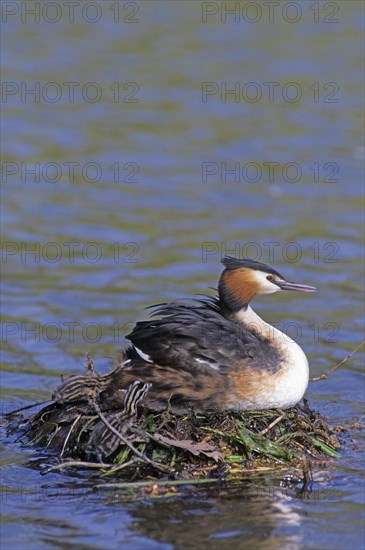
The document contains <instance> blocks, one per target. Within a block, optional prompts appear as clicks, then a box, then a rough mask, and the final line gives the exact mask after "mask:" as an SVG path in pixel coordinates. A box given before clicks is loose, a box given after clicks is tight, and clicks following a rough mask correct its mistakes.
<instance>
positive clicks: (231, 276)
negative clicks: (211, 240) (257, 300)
mask: <svg viewBox="0 0 365 550" xmlns="http://www.w3.org/2000/svg"><path fill="white" fill-rule="evenodd" d="M222 264H223V265H224V267H225V270H224V271H223V273H222V275H221V278H220V280H219V286H218V290H219V298H220V300H221V302H222V303H223V304H225V305H226V307H227V308H228V309H229V310H230V311H232V312H235V311H238V310H240V309H242V308H246V307H247V305H248V304H249V302H250V301H251V300H252V298H253V297H254V296H256V295H257V294H273V293H274V292H279V291H282V290H296V291H297V292H315V290H316V288H315V287H314V286H308V285H302V284H298V283H292V282H290V281H287V280H286V279H284V277H283V276H282V275H280V273H279V272H278V271H276V270H275V269H273V268H272V267H270V266H268V265H266V264H262V263H260V262H256V261H255V260H250V259H248V258H243V259H242V260H238V259H236V258H232V257H231V256H226V257H225V258H223V260H222Z"/></svg>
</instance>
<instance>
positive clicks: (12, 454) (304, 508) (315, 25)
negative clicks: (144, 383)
mask: <svg viewBox="0 0 365 550" xmlns="http://www.w3.org/2000/svg"><path fill="white" fill-rule="evenodd" d="M8 4H9V5H10V4H11V5H12V6H13V7H15V8H14V9H15V11H16V8H17V7H19V10H18V13H15V14H14V15H11V14H10V13H7V15H6V18H5V21H6V22H5V23H4V25H3V29H2V30H3V58H4V75H3V77H4V79H5V81H6V82H7V83H8V84H7V86H8V88H7V89H6V101H5V99H4V103H3V107H4V116H3V128H4V130H5V135H6V138H7V139H6V142H5V145H3V161H4V162H5V163H7V164H5V165H4V166H3V168H4V172H3V178H2V198H3V201H2V222H3V243H2V252H3V257H2V264H3V268H4V269H3V271H4V276H3V279H2V292H3V304H4V306H5V307H4V308H3V313H4V315H3V325H2V329H3V332H2V370H3V374H2V386H3V393H2V408H3V410H5V411H9V410H11V409H13V408H16V407H17V406H21V405H22V404H25V403H30V402H32V401H41V400H42V399H47V398H48V397H49V395H50V393H51V392H52V390H53V388H54V386H55V384H56V383H58V380H59V375H60V373H61V372H66V373H67V372H78V371H79V370H80V368H82V362H83V360H82V356H83V354H84V352H85V351H89V352H90V353H91V354H92V355H93V356H94V357H95V359H96V360H97V363H98V365H100V367H99V368H100V369H102V370H105V369H106V368H107V365H108V360H107V359H106V356H108V355H111V354H112V353H113V352H114V351H115V348H118V347H121V346H123V344H124V335H125V334H126V333H127V332H128V331H129V330H130V328H131V326H132V325H133V323H134V322H135V321H136V320H138V319H142V318H144V317H145V316H146V313H145V312H144V311H143V308H144V307H145V306H147V305H150V304H151V303H155V302H161V301H165V300H169V299H172V298H178V297H183V296H188V295H192V294H194V293H197V292H207V289H209V287H212V286H215V285H216V283H217V279H218V276H219V274H220V266H219V260H220V258H221V256H222V255H223V254H224V253H227V252H228V253H235V252H238V253H239V254H247V255H249V256H251V257H252V258H256V259H261V260H262V261H264V262H265V261H266V262H268V263H272V264H273V265H275V267H277V268H278V269H279V271H282V272H283V274H284V275H286V276H287V277H288V278H289V279H293V280H295V279H298V280H300V281H303V283H307V284H312V285H314V286H316V287H318V289H319V291H318V293H316V294H315V295H310V296H309V295H308V296H306V297H305V299H303V297H301V298H298V297H289V296H288V297H281V296H280V297H266V299H265V298H263V299H262V300H260V301H258V303H257V309H258V311H259V312H260V313H261V314H262V315H263V316H264V318H265V319H266V320H267V321H269V322H271V323H276V324H277V325H278V326H279V328H283V327H285V326H286V327H287V330H288V332H289V335H290V336H291V337H294V338H295V339H297V340H298V341H299V342H300V345H301V346H302V347H303V348H304V349H305V351H306V353H307V354H308V357H309V359H310V365H311V372H312V375H314V376H315V375H318V374H319V373H321V372H323V371H324V370H327V369H328V368H329V367H331V366H333V365H334V364H336V362H338V361H340V360H341V359H342V358H343V357H344V356H346V354H347V353H348V352H349V351H351V350H352V349H353V348H354V347H355V346H356V345H357V344H358V342H359V341H360V340H361V339H362V337H363V336H362V326H363V311H362V309H361V307H360V304H361V298H360V292H361V290H362V286H361V283H360V281H361V280H362V279H360V277H361V275H362V261H361V260H362V257H363V249H362V241H361V237H360V235H361V229H362V224H363V211H362V208H361V204H360V200H359V198H360V197H361V194H362V187H360V185H361V184H362V169H363V143H362V139H363V134H362V124H361V118H362V117H361V110H362V108H363V107H362V102H361V103H360V97H361V95H362V94H361V90H362V82H361V81H360V78H359V76H358V75H361V74H363V73H362V68H363V62H362V61H363V60H362V58H361V57H360V53H359V52H360V51H361V50H360V48H359V42H360V40H362V37H363V28H362V24H361V23H360V21H362V10H363V6H362V4H361V3H359V2H351V1H346V2H343V1H338V2H334V3H328V4H331V5H333V6H335V7H336V6H337V7H338V8H339V10H338V13H337V14H332V15H331V13H329V12H328V10H329V9H330V6H327V8H325V5H324V3H314V4H313V6H312V8H313V9H312V8H311V9H309V7H308V6H309V4H310V3H307V2H295V3H292V4H293V5H294V4H295V5H296V6H298V9H299V8H300V9H301V10H302V15H301V18H300V19H299V20H298V21H297V22H296V23H290V22H288V21H286V20H285V17H283V16H282V13H283V12H282V10H283V9H288V10H289V12H288V14H287V15H288V16H289V18H290V17H293V12H291V11H290V10H294V9H295V7H293V6H292V7H291V8H290V7H289V8H288V7H287V8H285V6H284V4H285V3H281V4H280V6H279V7H278V12H277V13H278V15H277V16H275V18H274V19H275V20H274V21H272V22H270V21H269V20H268V19H267V17H266V16H265V13H264V12H263V15H262V17H261V18H259V20H258V21H257V22H256V23H253V22H251V23H250V22H249V21H248V20H247V17H246V19H245V18H244V17H243V12H242V10H244V9H247V4H246V3H235V5H236V4H239V5H240V6H241V5H242V10H241V12H240V15H239V17H238V16H237V17H238V20H237V22H235V19H234V16H228V15H227V22H226V23H222V19H221V15H222V14H221V8H222V6H223V4H222V6H221V3H219V2H217V3H214V2H213V3H211V7H212V9H213V8H214V9H216V8H217V9H218V12H217V14H213V15H212V16H208V17H207V21H206V22H205V23H204V22H203V21H202V11H201V10H202V3H198V2H184V3H178V2H174V1H173V2H168V3H167V2H154V3H152V2H143V1H142V2H132V3H129V5H126V4H125V3H124V4H123V3H121V2H117V3H115V2H114V3H108V2H107V1H106V2H103V3H102V4H101V3H100V2H99V4H100V6H102V15H101V18H100V20H99V21H98V22H96V23H93V24H91V23H90V22H89V21H87V18H86V19H85V17H84V18H83V17H81V16H80V15H77V13H80V12H75V19H74V21H73V22H72V23H69V22H68V20H66V19H64V18H63V19H62V18H61V20H60V21H59V22H56V23H50V22H49V20H47V18H45V16H44V15H42V14H41V15H40V17H39V21H38V20H36V19H34V16H33V19H31V17H32V16H26V20H25V21H22V20H21V17H22V14H21V10H23V9H24V7H23V3H20V2H12V3H8ZM24 4H25V3H24ZM26 4H27V5H30V3H26ZM94 4H98V3H97V2H96V3H94ZM251 4H252V3H251ZM317 4H318V6H317ZM117 5H118V6H117ZM135 5H136V6H137V7H138V14H137V15H136V16H135V17H136V18H137V19H138V21H137V22H134V23H133V22H132V23H125V22H123V21H122V19H123V18H125V17H126V16H128V14H129V10H131V9H132V8H133V9H134V6H135ZM113 6H114V7H113ZM245 6H246V7H245ZM333 6H332V7H333ZM117 7H118V9H120V21H119V23H118V24H116V23H114V22H113V14H114V12H115V10H116V9H117ZM6 9H7V10H9V9H10V8H9V6H8V7H7V8H6ZM53 9H55V8H53ZM62 9H63V8H62ZM252 9H255V7H254V6H253V7H252ZM262 9H263V8H262ZM49 10H51V7H49ZM113 10H114V11H113ZM315 10H318V13H317V12H316V11H315ZM326 10H327V11H326ZM250 13H251V12H250ZM285 13H286V12H285ZM122 15H123V17H122ZM48 17H54V15H52V13H51V11H50V12H49V14H48ZM250 17H252V13H251V15H250ZM325 17H330V18H335V19H338V22H336V23H333V22H332V23H328V22H327V23H326V22H324V18H325ZM313 18H317V19H313ZM354 75H357V76H356V78H354ZM70 82H73V83H76V84H75V85H74V92H75V93H74V97H73V99H72V100H71V99H70V97H69V95H68V90H69V89H70V85H66V84H65V83H70ZM9 83H10V84H9ZM50 83H53V87H52V86H50V85H49V84H50ZM77 83H78V84H77ZM88 83H94V84H93V85H91V86H89V87H88ZM236 83H237V85H236ZM250 83H251V85H250V86H248V84H250ZM265 83H266V84H265ZM270 83H275V85H274V84H270ZM276 83H277V84H276ZM290 83H292V84H290ZM85 85H86V88H85ZM9 86H10V87H9ZM22 87H23V88H22ZM37 87H39V97H37V93H38V92H37V89H38V88H37ZM22 89H23V95H22ZM32 89H33V90H35V93H33V94H32V93H31V92H30V93H29V94H25V93H24V90H32ZM57 90H58V91H60V93H61V96H60V97H59V98H58V99H57V101H55V100H52V97H53V96H52V93H55V92H57ZM229 90H234V91H233V92H232V93H230V92H229ZM95 91H101V95H100V98H99V99H98V100H97V101H94V100H90V98H91V97H92V96H90V95H89V96H87V93H89V94H92V93H95ZM83 92H84V93H83ZM226 92H227V93H226ZM294 92H295V93H297V92H300V97H299V96H298V98H296V99H295V100H293V97H294V96H293V95H292V94H293V93H294ZM203 93H205V95H203ZM254 93H255V94H258V95H257V97H255V98H254V96H253V95H252V94H254ZM270 93H271V96H270V95H269V94H270ZM85 94H86V95H85ZM222 94H223V95H222ZM260 94H261V95H260ZM253 99H254V100H253ZM332 100H334V101H332ZM3 142H4V140H3ZM37 163H38V164H37ZM208 292H209V290H208ZM292 322H294V323H295V324H290V323H292ZM290 331H292V332H290ZM293 331H294V332H293ZM361 365H362V363H361V356H360V354H357V355H355V356H353V357H352V359H351V360H350V361H348V362H347V363H346V364H345V365H344V366H343V367H342V368H341V369H339V370H338V371H336V372H335V373H334V374H333V376H332V377H331V378H330V379H329V380H327V381H325V382H318V383H313V384H311V385H310V387H309V391H308V397H309V398H310V400H311V403H312V405H313V406H314V407H316V408H317V407H318V408H319V409H320V410H323V411H325V412H326V413H327V414H328V415H329V417H330V420H331V422H333V424H337V423H340V422H341V423H344V424H348V423H349V422H351V421H356V422H361V415H362V414H363V408H362V399H363V392H362V388H363V386H362V384H363V380H362V370H361ZM352 438H353V440H352V442H351V446H350V445H349V446H348V447H347V446H346V447H345V448H344V450H343V453H342V457H341V458H340V459H339V460H338V461H336V463H335V464H334V465H333V466H331V468H330V469H329V471H330V474H331V476H332V481H330V482H327V481H325V482H323V483H319V487H320V489H319V491H317V492H315V493H314V494H315V495H317V497H318V498H317V500H316V499H315V498H308V499H307V500H299V499H297V498H295V497H291V496H290V495H289V497H288V495H285V494H283V491H282V488H280V487H279V486H278V484H277V483H276V482H274V481H273V480H271V479H270V478H269V477H267V480H266V483H267V487H269V490H268V491H267V493H265V491H264V492H263V493H262V494H259V496H255V495H258V492H259V491H260V490H261V489H262V488H263V487H264V489H265V488H267V487H265V484H262V483H260V484H258V485H257V484H256V483H251V484H248V483H247V484H243V485H241V486H240V487H228V486H224V485H223V486H222V485H220V486H219V489H216V488H212V489H211V490H204V491H199V492H194V491H193V490H191V491H190V490H184V491H183V492H182V493H181V494H180V493H179V495H178V496H176V497H172V498H165V499H162V500H160V501H158V500H150V499H142V500H140V501H139V502H137V503H132V502H129V501H128V502H126V501H117V502H115V501H113V497H112V496H111V495H110V493H109V492H108V491H101V490H96V489H95V483H94V481H93V480H92V479H91V480H90V478H89V475H88V476H87V479H86V480H85V478H84V476H81V477H80V478H76V479H73V478H67V476H66V475H64V474H58V475H55V474H52V475H49V476H47V478H43V477H41V476H40V474H39V471H38V470H37V468H34V467H31V466H34V462H33V461H34V460H37V461H39V460H40V461H41V460H42V457H39V455H38V454H37V453H35V451H34V450H33V449H28V448H24V447H21V446H19V445H18V444H17V443H15V442H14V440H13V439H10V441H9V440H5V442H4V446H3V448H2V451H3V452H2V463H3V467H4V468H3V484H4V492H3V504H4V512H5V513H4V528H3V532H4V534H5V535H6V539H7V541H9V544H8V546H9V547H13V548H23V547H25V546H26V547H27V548H29V549H32V548H34V549H37V550H39V549H42V548H45V549H47V550H48V549H49V548H56V547H57V548H62V547H66V546H67V547H69V546H70V545H71V546H72V547H75V548H78V547H80V548H100V547H103V548H115V547H117V546H118V545H121V544H122V545H123V547H126V548H127V547H129V548H133V549H134V548H147V549H154V548H166V549H170V548H183V547H187V546H190V547H192V548H204V547H207V546H209V547H211V548H215V547H217V548H218V547H219V548H228V547H232V545H234V547H237V548H241V547H242V548H285V549H290V550H291V549H296V548H318V547H322V548H334V549H340V548H341V549H342V548H360V547H361V545H362V543H363V538H362V534H361V533H362V531H361V526H360V521H361V512H360V506H361V503H362V502H363V491H362V489H363V482H362V477H361V473H360V468H361V465H360V461H359V458H358V449H359V448H361V444H362V441H363V440H362V439H361V436H360V435H359V434H358V433H357V432H356V433H355V434H353V436H352ZM28 460H30V461H31V462H30V463H28V462H27V461H28ZM270 487H271V488H272V489H270ZM255 491H256V493H255ZM270 491H271V492H270ZM4 544H6V543H4Z"/></svg>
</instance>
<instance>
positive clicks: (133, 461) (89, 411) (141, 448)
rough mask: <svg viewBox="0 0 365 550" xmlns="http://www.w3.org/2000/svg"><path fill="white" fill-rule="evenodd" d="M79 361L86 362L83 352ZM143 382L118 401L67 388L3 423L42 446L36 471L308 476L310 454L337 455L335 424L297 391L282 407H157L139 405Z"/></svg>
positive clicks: (143, 476)
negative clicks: (298, 399)
mask: <svg viewBox="0 0 365 550" xmlns="http://www.w3.org/2000/svg"><path fill="white" fill-rule="evenodd" d="M87 366H88V369H89V371H90V369H92V368H93V365H92V361H91V359H90V358H88V360H87ZM103 376H106V375H103ZM78 379H80V376H78V377H74V380H75V381H77V380H78ZM67 381H71V383H72V381H73V377H70V378H68V379H67ZM71 385H72V384H71ZM148 389H149V384H142V383H141V382H138V381H136V382H134V383H133V384H131V386H129V388H128V389H127V391H126V392H124V393H123V394H121V396H120V402H119V403H118V402H116V401H115V400H114V401H113V402H112V403H110V402H106V403H103V402H100V401H101V400H100V398H99V399H98V398H96V399H80V400H78V399H77V396H75V395H74V396H73V400H72V401H71V402H57V400H56V401H52V402H50V403H49V404H48V405H46V406H44V407H43V408H42V409H41V410H39V411H38V412H36V413H35V414H33V415H31V416H30V417H28V418H26V419H25V418H24V417H23V416H20V415H19V413H17V414H14V415H10V420H11V422H10V430H11V431H13V432H14V431H16V432H17V433H18V434H19V433H20V440H21V441H22V442H23V443H25V444H27V445H31V446H37V447H42V448H47V449H48V450H49V451H50V452H49V458H50V462H51V463H53V464H52V465H51V466H49V467H48V468H47V469H46V470H44V472H43V473H47V472H49V471H54V470H57V469H62V468H71V467H72V468H75V467H76V468H79V469H84V468H94V469H97V470H99V472H100V473H101V474H102V475H110V474H115V475H117V476H118V477H119V479H120V481H122V482H123V481H128V482H131V481H134V482H137V481H138V482H140V481H142V480H150V481H153V480H165V481H167V480H196V479H199V480H203V479H207V478H209V479H212V480H213V479H222V478H227V477H228V478H229V479H230V478H235V477H239V476H242V475H245V474H249V473H250V474H253V473H254V472H260V471H265V470H275V469H281V470H283V469H284V470H287V471H289V470H290V469H291V471H292V470H293V469H294V470H296V469H300V470H301V471H302V472H303V473H304V478H305V477H307V479H308V475H309V474H308V472H309V471H310V469H311V466H310V463H311V462H312V461H313V460H314V461H316V462H318V461H320V462H326V460H329V459H330V458H334V457H337V456H338V451H337V449H338V448H339V440H338V433H339V432H340V431H342V428H341V427H336V428H331V427H330V426H329V424H328V419H327V418H326V417H325V416H322V415H320V414H319V413H318V412H317V411H314V410H313V409H311V408H310V406H309V404H308V402H307V400H305V399H304V400H303V403H302V404H299V405H297V406H295V407H293V408H291V409H288V410H286V411H282V410H279V409H275V410H265V411H250V412H240V411H215V412H212V413H211V414H209V415H208V414H207V415H202V414H198V413H196V412H194V411H191V412H188V413H186V414H185V415H176V414H173V412H172V411H171V410H169V407H168V405H167V408H166V410H165V411H162V412H161V411H160V412H154V411H151V410H148V409H147V408H146V407H144V406H143V397H144V396H145V395H146V393H147V392H148ZM55 395H57V390H56V393H55ZM302 478H303V476H302Z"/></svg>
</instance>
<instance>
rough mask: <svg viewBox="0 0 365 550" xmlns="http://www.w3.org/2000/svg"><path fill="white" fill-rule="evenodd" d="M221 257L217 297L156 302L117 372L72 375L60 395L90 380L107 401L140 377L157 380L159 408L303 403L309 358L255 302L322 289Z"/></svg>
mask: <svg viewBox="0 0 365 550" xmlns="http://www.w3.org/2000/svg"><path fill="white" fill-rule="evenodd" d="M222 263H223V265H224V267H225V269H224V271H223V273H222V275H221V278H220V280H219V286H218V297H217V298H212V297H208V296H204V297H203V298H201V299H194V300H192V301H190V302H184V301H180V302H171V303H164V304H158V305H156V306H152V308H153V314H152V315H153V316H154V317H155V316H156V317H158V318H156V319H153V320H150V321H140V322H138V323H137V324H136V326H135V328H134V329H133V330H132V332H131V333H130V334H129V335H128V336H127V339H129V340H130V342H131V343H132V345H131V346H130V347H129V348H128V349H126V351H125V352H124V356H123V360H122V362H121V363H120V364H119V365H118V366H117V367H116V368H115V369H114V370H113V371H111V372H110V373H109V374H107V375H97V374H95V373H93V375H92V376H91V377H90V376H89V377H87V376H75V377H74V381H73V378H71V379H68V380H66V381H65V382H64V383H63V384H62V385H61V386H60V388H58V390H56V392H55V394H54V396H53V397H54V399H55V400H56V401H58V402H67V401H70V400H73V399H76V398H77V396H78V395H80V394H79V392H80V390H81V386H83V385H84V384H85V385H84V389H85V390H86V387H88V385H90V391H91V393H92V394H93V396H95V397H96V396H98V397H99V400H100V402H102V399H103V398H104V399H106V400H108V398H113V395H114V396H116V395H117V392H119V391H120V390H121V389H125V388H127V387H128V386H129V385H130V384H131V383H133V382H134V381H135V380H139V381H142V382H143V383H151V384H152V386H151V388H150V390H149V392H148V395H147V397H146V399H145V403H146V405H147V407H149V408H151V409H155V410H161V409H164V408H166V407H167V406H170V407H171V409H172V410H173V411H174V412H185V411H188V410H189V409H191V408H192V409H193V410H195V411H203V412H204V411H207V410H208V409H209V410H211V409H236V410H259V409H269V408H281V409H286V408H289V407H292V406H294V405H295V404H296V403H298V401H300V399H301V398H302V397H303V395H304V393H305V390H306V388H307V385H308V377H309V369H308V361H307V358H306V356H305V354H304V352H303V351H302V349H301V348H300V346H299V345H298V344H297V343H296V342H294V341H293V340H291V339H290V338H289V337H288V336H287V335H286V334H284V333H282V332H281V331H280V330H278V329H277V328H274V327H273V326H271V325H270V324H269V323H266V322H265V321H264V320H263V319H261V317H259V315H257V314H256V313H255V312H254V311H253V310H252V309H251V307H250V305H249V304H250V302H251V300H252V299H253V298H254V297H255V296H256V295H258V294H273V293H274V292H278V291H284V290H294V291H295V290H296V291H299V292H314V291H315V290H316V289H315V288H314V287H312V286H307V285H302V284H296V283H292V282H289V281H287V280H285V279H284V277H283V276H282V275H280V273H278V272H277V271H276V270H275V269H273V268H271V267H269V266H268V265H265V264H263V263H260V262H256V261H254V260H250V259H241V260H239V259H236V258H233V257H229V256H227V257H225V258H224V259H223V260H222ZM81 394H82V391H81ZM84 395H85V397H87V396H88V391H85V393H84ZM89 395H90V393H89Z"/></svg>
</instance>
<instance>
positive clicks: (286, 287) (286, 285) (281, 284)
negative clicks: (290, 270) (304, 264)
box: [275, 281, 317, 292]
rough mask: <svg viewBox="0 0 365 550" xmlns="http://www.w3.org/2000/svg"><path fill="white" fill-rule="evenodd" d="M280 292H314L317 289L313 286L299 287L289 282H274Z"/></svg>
mask: <svg viewBox="0 0 365 550" xmlns="http://www.w3.org/2000/svg"><path fill="white" fill-rule="evenodd" d="M275 284H276V285H278V287H279V288H281V290H296V291H297V292H315V291H316V290H317V289H316V287H314V286H308V285H300V284H297V283H291V282H289V281H275Z"/></svg>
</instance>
